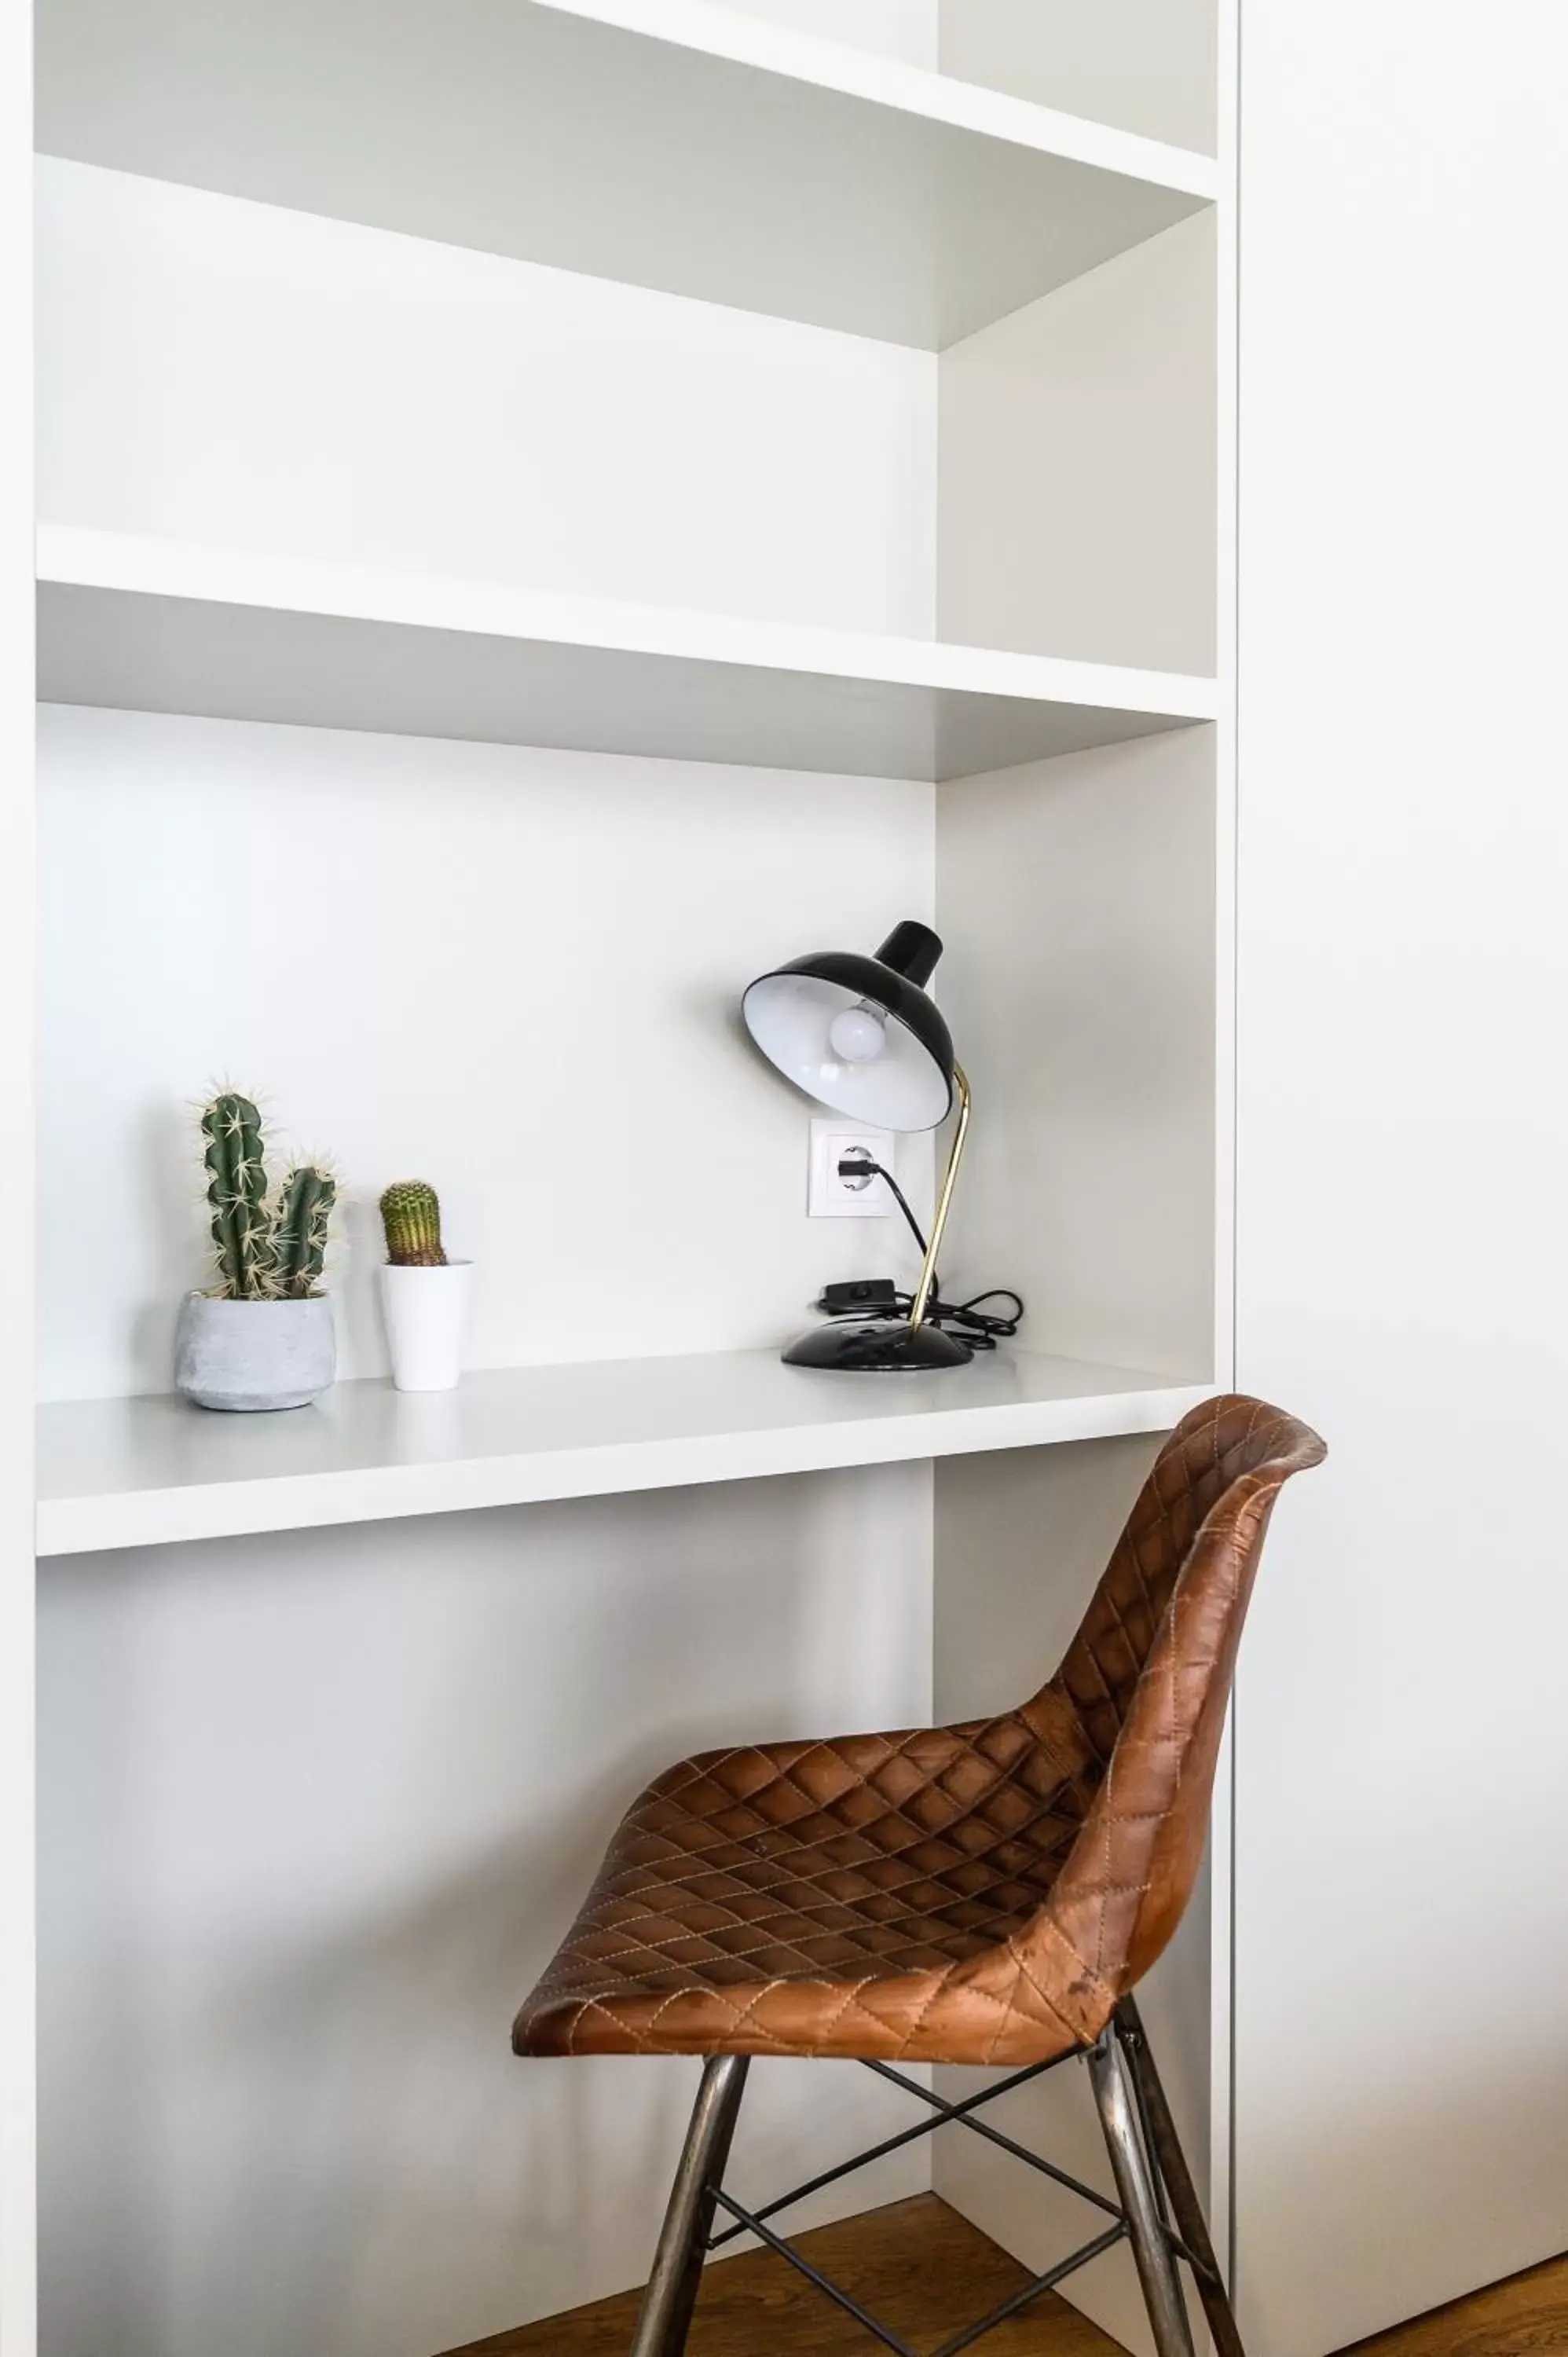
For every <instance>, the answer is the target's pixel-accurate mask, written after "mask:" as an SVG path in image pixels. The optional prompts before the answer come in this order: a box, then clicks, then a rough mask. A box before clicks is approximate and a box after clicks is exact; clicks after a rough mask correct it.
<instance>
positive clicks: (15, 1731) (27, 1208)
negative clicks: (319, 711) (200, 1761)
mask: <svg viewBox="0 0 1568 2357" xmlns="http://www.w3.org/2000/svg"><path fill="white" fill-rule="evenodd" d="M31 33H32V23H31V11H30V9H28V8H27V7H26V6H18V7H13V8H8V9H6V10H5V11H3V12H0V318H3V319H4V320H5V334H4V335H3V336H0V828H3V830H4V842H5V856H4V857H3V858H0V1224H3V1226H4V1229H5V1234H6V1236H7V1237H8V1238H10V1239H11V1240H12V1246H11V1249H10V1250H8V1251H7V1252H6V1253H5V1254H4V1255H3V1256H0V1893H3V1894H4V1897H3V1900H0V2357H33V2350H34V2345H35V2343H34V2332H33V2282H34V2260H33V2243H34V2234H33V2114H34V2102H33V2004H34V1985H35V1971H34V1961H33V1465H32V1428H33V1413H32V1411H33V1380H32V1358H33V1265H32V1255H31V1254H30V1253H29V1252H28V1251H27V1245H26V1241H25V1240H26V1239H27V1237H28V1236H29V1235H30V1234H31V1232H32V1225H33V1102H32V1098H33V987H34V976H33V743H32V738H33V465H32V453H33V364H32V333H31V326H30V322H31V318H32V309H33V285H32V277H33V254H32V217H31V216H32V197H31V177H32V176H31V157H30V149H31V144H32V122H31V113H32V109H31V88H30V81H31V76H30V70H29V69H30V62H31V60H30V57H29V49H30V45H31Z"/></svg>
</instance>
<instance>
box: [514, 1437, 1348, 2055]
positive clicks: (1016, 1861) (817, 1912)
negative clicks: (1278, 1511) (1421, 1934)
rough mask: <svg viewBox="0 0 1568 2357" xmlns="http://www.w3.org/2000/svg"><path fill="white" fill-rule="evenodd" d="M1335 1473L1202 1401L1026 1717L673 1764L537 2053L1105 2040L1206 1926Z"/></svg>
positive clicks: (1299, 1446)
mask: <svg viewBox="0 0 1568 2357" xmlns="http://www.w3.org/2000/svg"><path fill="white" fill-rule="evenodd" d="M1323 1455H1324V1448H1323V1444H1322V1442H1321V1441H1320V1440H1319V1439H1318V1438H1317V1437H1316V1434H1315V1433H1313V1432H1311V1431H1310V1430H1309V1429H1308V1428H1307V1427H1306V1426H1305V1425H1303V1424H1299V1423H1297V1422H1296V1420H1295V1419H1294V1417H1292V1416H1289V1415H1284V1414H1283V1412H1282V1411H1280V1410H1279V1409H1276V1408H1271V1407H1268V1406H1266V1405H1264V1404H1263V1403H1262V1402H1261V1401H1259V1400H1253V1399H1246V1398H1240V1397H1237V1396H1234V1395H1231V1396H1227V1397H1224V1398H1220V1399H1216V1400H1212V1401H1209V1402H1208V1403H1207V1404H1206V1405H1204V1406H1202V1407H1200V1408H1198V1409H1197V1410H1195V1411H1194V1413H1193V1414H1192V1415H1189V1416H1187V1418H1186V1419H1185V1420H1184V1422H1183V1423H1182V1424H1181V1425H1179V1426H1177V1428H1176V1431H1175V1432H1174V1433H1173V1434H1172V1435H1171V1437H1170V1439H1169V1440H1168V1441H1167V1442H1166V1444H1165V1448H1163V1449H1162V1450H1161V1452H1160V1455H1159V1458H1158V1459H1157V1460H1156V1462H1155V1467H1154V1469H1153V1470H1152V1471H1151V1473H1150V1475H1149V1478H1148V1480H1146V1481H1145V1483H1144V1488H1143V1490H1142V1491H1141V1492H1140V1494H1139V1497H1138V1500H1137V1502H1136V1504H1135V1505H1134V1507H1133V1512H1132V1514H1131V1516H1130V1518H1129V1520H1128V1523H1127V1526H1126V1529H1125V1530H1124V1532H1123V1533H1122V1538H1121V1540H1120V1542H1119V1543H1118V1544H1117V1547H1116V1550H1115V1552H1114V1554H1113V1555H1112V1558H1111V1561H1110V1564H1109V1565H1108V1566H1107V1568H1106V1571H1105V1573H1104V1576H1103V1577H1102V1578H1101V1582H1100V1585H1099V1587H1097V1589H1096V1590H1095V1594H1094V1597H1093V1598H1092V1600H1091V1601H1090V1606H1089V1609H1088V1610H1087V1612H1086V1613H1085V1615H1084V1618H1083V1620H1082V1623H1081V1625H1080V1627H1079V1631H1078V1633H1077V1635H1076V1636H1075V1638H1074V1639H1073V1641H1072V1643H1071V1645H1070V1646H1069V1650H1068V1652H1067V1654H1066V1656H1065V1658H1064V1660H1063V1662H1062V1664H1061V1666H1060V1668H1059V1669H1058V1671H1057V1674H1056V1675H1055V1676H1054V1677H1053V1678H1052V1679H1051V1680H1050V1681H1049V1683H1048V1684H1046V1685H1045V1686H1043V1687H1042V1688H1041V1689H1040V1691H1039V1692H1038V1693H1037V1694H1036V1695H1035V1696H1034V1697H1033V1698H1032V1700H1030V1701H1028V1702H1026V1703H1025V1704H1024V1705H1023V1706H1021V1707H1020V1708H1019V1709H1017V1710H1013V1711H1008V1712H1005V1713H1004V1714H1003V1715H1002V1716H1001V1717H996V1718H988V1719H976V1720H972V1721H971V1722H969V1723H967V1724H965V1725H963V1726H958V1727H936V1728H921V1729H917V1730H914V1731H911V1732H904V1733H899V1734H893V1735H852V1736H845V1737H843V1738H838V1739H836V1740H832V1741H805V1742H794V1743H767V1744H760V1745H737V1746H736V1747H735V1748H734V1749H728V1750H723V1751H712V1752H705V1753H703V1754H702V1755H700V1756H699V1757H698V1758H696V1759H693V1760H682V1762H681V1763H680V1765H679V1766H677V1767H674V1768H671V1770H669V1771H668V1773H667V1774H665V1775H663V1776H661V1777H660V1779H659V1781H657V1782H656V1783H654V1784H653V1785H651V1786H650V1788H649V1790H648V1791H647V1792H644V1793H643V1795H642V1796H641V1798H640V1799H639V1801H638V1802H637V1803H636V1804H635V1806H634V1807H633V1808H632V1810H631V1812H630V1813H629V1814H628V1816H627V1818H626V1819H625V1821H624V1822H623V1824H621V1826H620V1829H619V1831H618V1833H617V1835H616V1836H615V1839H614V1841H613V1842H612V1843H611V1845H610V1849H609V1854H608V1856H607V1858H606V1860H605V1863H604V1866H603V1867H602V1868H601V1870H600V1873H599V1876H598V1878H597V1880H596V1882H595V1884H594V1887H593V1889H592V1890H591V1891H590V1892H589V1894H588V1897H587V1900H586V1901H585V1904H584V1907H583V1909H582V1911H581V1913H580V1914H579V1915H578V1917H577V1920H576V1921H575V1924H574V1925H573V1927H572V1930H571V1932H569V1934H568V1935H567V1938H566V1941H565V1943H564V1945H563V1947H562V1949H561V1951H560V1953H559V1954H558V1955H557V1956H556V1958H555V1960H554V1962H553V1964H551V1966H550V1968H549V1970H548V1971H547V1972H546V1973H545V1975H544V1976H543V1978H542V1980H541V1982H540V1984H539V1986H538V1987H537V1988H536V1989H535V1990H534V1992H533V1994H532V1996H530V1997H529V1999H528V2001H527V2003H526V2004H525V2005H524V2007H523V2008H522V2010H521V2013H520V2014H519V2015H518V2018H517V2022H516V2027H515V2030H514V2033H513V2043H514V2045H515V2047H516V2050H517V2051H518V2052H519V2053H521V2054H608V2053H614V2054H627V2053H658V2054H705V2055H725V2054H735V2055H741V2054H747V2055H748V2054H788V2055H801V2056H807V2055H821V2056H829V2055H837V2056H842V2057H844V2058H846V2059H848V2058H858V2059H861V2060H882V2061H899V2060H903V2061H942V2062H966V2063H1000V2064H1008V2065H1023V2064H1027V2063H1032V2062H1039V2061H1047V2060H1049V2059H1050V2058H1051V2057H1053V2056H1055V2055H1057V2054H1059V2053H1064V2052H1066V2051H1068V2050H1069V2049H1071V2048H1073V2047H1076V2046H1081V2045H1086V2044H1089V2043H1090V2042H1091V2041H1093V2040H1095V2039H1096V2038H1098V2037H1099V2035H1100V2033H1101V2030H1102V2029H1104V2028H1105V2026H1106V2024H1107V2022H1108V2021H1109V2020H1110V2018H1111V2016H1112V2012H1113V2010H1114V2008H1115V2007H1116V2005H1117V2002H1118V2000H1119V1999H1120V1998H1121V1997H1122V1995H1123V1994H1124V1993H1125V1992H1126V1991H1127V1990H1129V1989H1131V1988H1132V1986H1133V1984H1134V1983H1135V1982H1136V1981H1137V1980H1138V1979H1139V1978H1140V1977H1141V1976H1142V1975H1143V1974H1144V1972H1145V1971H1146V1970H1147V1969H1148V1967H1149V1965H1150V1964H1152V1963H1153V1962H1154V1960H1155V1957H1156V1956H1157V1955H1158V1954H1159V1953H1160V1951H1161V1949H1162V1948H1163V1947H1164V1946H1165V1943H1166V1941H1167V1940H1168V1939H1169V1938H1170V1935H1171V1933H1172V1932H1173V1931H1174V1930H1175V1929H1176V1923H1177V1921H1179V1920H1180V1916H1181V1912H1182V1910H1183V1908H1184V1907H1185V1905H1186V1903H1187V1897H1188V1895H1189V1893H1190V1891H1191V1889H1192V1884H1193V1880H1194V1878H1195V1876H1196V1874H1197V1867H1198V1862H1199V1859H1200V1857H1201V1855H1202V1850H1203V1844H1204V1839H1205V1835H1206V1831H1207V1826H1208V1807H1209V1800H1210V1795H1211V1791H1212V1786H1213V1781H1214V1768H1215V1760H1216V1757H1217V1754H1218V1749H1219V1737H1220V1730H1221V1727H1222V1725H1223V1720H1224V1714H1225V1708H1226V1703H1227V1698H1228V1696H1229V1693H1230V1681H1231V1675H1232V1672H1233V1669H1234V1665H1235V1658H1236V1648H1237V1644H1238V1642H1239V1641H1240V1633H1241V1623H1242V1620H1243V1618H1244V1616H1245V1612H1246V1608H1247V1602H1248V1598H1249V1596H1250V1594H1251V1586H1252V1580H1253V1577H1254V1574H1255V1572H1256V1569H1257V1563H1258V1556H1259V1552H1260V1549H1261V1546H1262V1538H1263V1534H1264V1531H1265V1529H1266V1527H1267V1524H1268V1519H1269V1515H1270V1512H1271V1510H1272V1508H1273V1501H1274V1499H1275V1497H1276V1496H1277V1494H1278V1492H1279V1491H1280V1489H1281V1487H1282V1485H1283V1482H1284V1481H1285V1480H1287V1479H1288V1477H1289V1476H1290V1475H1291V1474H1292V1473H1294V1472H1296V1471H1299V1470H1300V1469H1303V1468H1305V1467H1306V1466H1310V1465H1316V1463H1318V1462H1319V1460H1320V1459H1321V1458H1322V1457H1323Z"/></svg>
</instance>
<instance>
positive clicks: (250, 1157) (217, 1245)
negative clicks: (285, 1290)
mask: <svg viewBox="0 0 1568 2357" xmlns="http://www.w3.org/2000/svg"><path fill="white" fill-rule="evenodd" d="M201 1131H202V1135H203V1136H204V1137H205V1138H206V1140H207V1152H206V1156H205V1157H204V1158H205V1162H206V1168H207V1177H208V1185H207V1200H208V1201H209V1203H210V1204H211V1206H212V1246H213V1256H214V1259H215V1260H216V1263H217V1267H218V1274H219V1276H220V1279H221V1283H220V1286H219V1287H218V1290H219V1292H220V1295H221V1296H222V1297H224V1298H225V1299H227V1300H230V1301H260V1300H263V1299H264V1298H265V1293H266V1275H267V1270H266V1262H267V1216H266V1196H267V1171H266V1161H265V1157H264V1153H263V1145H262V1117H261V1114H259V1113H258V1112H257V1111H256V1108H255V1106H254V1105H253V1104H252V1103H251V1100H250V1098H249V1097H242V1096H239V1095H237V1094H236V1093H235V1092H234V1091H233V1090H232V1089H226V1090H224V1091H223V1092H222V1094H221V1095H220V1096H216V1097H214V1098H213V1100H212V1102H211V1103H210V1104H209V1105H208V1106H207V1107H206V1109H205V1110H204V1112H203V1113H202V1116H201Z"/></svg>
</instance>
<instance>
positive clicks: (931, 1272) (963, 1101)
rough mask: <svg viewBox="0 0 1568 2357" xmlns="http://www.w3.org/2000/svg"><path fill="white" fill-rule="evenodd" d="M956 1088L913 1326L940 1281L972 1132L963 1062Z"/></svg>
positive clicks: (954, 1072) (956, 1075)
mask: <svg viewBox="0 0 1568 2357" xmlns="http://www.w3.org/2000/svg"><path fill="white" fill-rule="evenodd" d="M952 1077H953V1089H954V1092H955V1093H956V1095H957V1097H958V1127H957V1128H956V1129H955V1130H954V1131H953V1140H952V1146H951V1147H950V1150H949V1154H948V1167H947V1168H946V1170H945V1171H944V1172H943V1173H942V1186H941V1192H940V1195H939V1196H938V1197H937V1215H936V1218H935V1219H934V1220H933V1221H932V1222H931V1241H930V1243H929V1244H928V1245H927V1247H926V1257H925V1260H924V1262H923V1264H922V1265H921V1268H920V1282H919V1285H918V1286H917V1288H916V1292H915V1301H914V1307H913V1308H911V1310H910V1312H909V1323H910V1325H911V1326H919V1325H921V1324H923V1323H924V1320H925V1316H926V1310H927V1308H928V1307H929V1303H930V1298H931V1293H932V1289H933V1287H934V1286H935V1285H936V1281H937V1254H939V1253H940V1250H941V1248H942V1231H943V1229H944V1228H945V1227H946V1226H947V1223H948V1211H949V1208H950V1204H951V1202H952V1190H953V1181H954V1179H956V1178H957V1177H958V1166H959V1164H960V1162H961V1160H962V1158H963V1145H964V1139H965V1138H966V1137H967V1136H968V1135H969V1104H970V1098H969V1082H968V1081H967V1079H966V1078H965V1076H964V1070H963V1066H962V1065H961V1064H954V1066H953V1068H952Z"/></svg>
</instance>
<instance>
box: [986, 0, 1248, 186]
mask: <svg viewBox="0 0 1568 2357" xmlns="http://www.w3.org/2000/svg"><path fill="white" fill-rule="evenodd" d="M940 5H941V66H942V71H943V72H944V73H950V74H957V75H959V76H960V77H961V79H962V80H963V81H978V82H984V83H987V84H989V85H990V86H991V87H992V88H993V89H996V90H1007V91H1013V92H1014V93H1015V96H1017V97H1019V98H1032V99H1036V100H1037V101H1038V102H1039V103H1040V104H1041V105H1042V106H1058V107H1060V108H1061V109H1062V110H1063V111H1064V113H1068V114H1085V115H1088V116H1089V117H1090V120H1091V121H1093V122H1096V123H1113V124H1116V125H1117V127H1118V128H1119V129H1120V130H1122V131H1140V132H1142V133H1143V134H1144V136H1145V137H1146V138H1151V139H1168V140H1169V141H1171V143H1172V144H1173V145H1175V146H1177V147H1197V148H1200V149H1203V150H1205V151H1206V152H1207V153H1208V154H1209V155H1212V154H1213V152H1214V147H1215V137H1216V110H1215V90H1216V84H1217V81H1218V65H1219V60H1218V56H1217V51H1218V47H1219V41H1218V31H1219V27H1218V16H1219V9H1218V6H1217V0H940Z"/></svg>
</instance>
